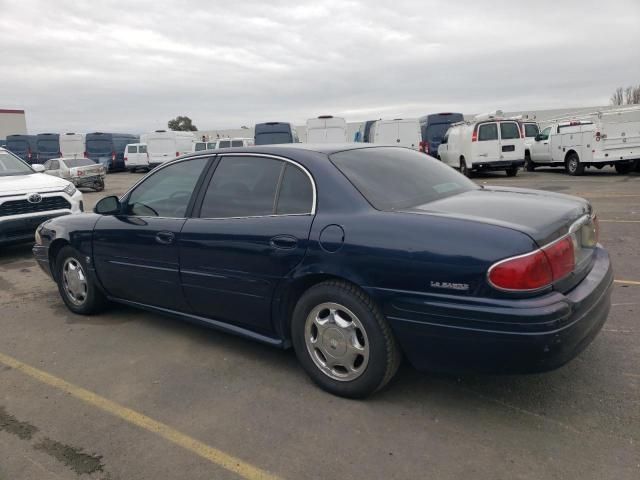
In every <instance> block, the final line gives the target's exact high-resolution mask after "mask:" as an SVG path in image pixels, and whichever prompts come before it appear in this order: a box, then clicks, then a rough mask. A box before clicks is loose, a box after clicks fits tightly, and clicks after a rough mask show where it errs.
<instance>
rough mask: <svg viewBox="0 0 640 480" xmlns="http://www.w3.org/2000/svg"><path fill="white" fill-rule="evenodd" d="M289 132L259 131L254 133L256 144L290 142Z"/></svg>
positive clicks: (291, 139) (291, 140)
mask: <svg viewBox="0 0 640 480" xmlns="http://www.w3.org/2000/svg"><path fill="white" fill-rule="evenodd" d="M292 142H293V138H292V136H291V134H290V133H288V132H282V133H277V132H276V133H259V134H257V135H256V145H277V144H279V143H292Z"/></svg>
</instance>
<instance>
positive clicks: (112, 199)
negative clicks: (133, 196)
mask: <svg viewBox="0 0 640 480" xmlns="http://www.w3.org/2000/svg"><path fill="white" fill-rule="evenodd" d="M93 211H94V212H95V213H99V214H100V215H115V214H117V213H120V200H119V199H118V197H116V196H115V195H111V196H109V197H104V198H103V199H101V200H100V201H99V202H98V203H96V206H95V207H93Z"/></svg>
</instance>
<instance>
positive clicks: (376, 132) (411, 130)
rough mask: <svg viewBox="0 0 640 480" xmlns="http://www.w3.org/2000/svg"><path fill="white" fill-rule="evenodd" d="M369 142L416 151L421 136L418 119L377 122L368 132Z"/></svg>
mask: <svg viewBox="0 0 640 480" xmlns="http://www.w3.org/2000/svg"><path fill="white" fill-rule="evenodd" d="M369 141H370V142H372V143H382V144H385V145H395V146H399V147H408V148H413V149H414V150H418V149H419V148H420V142H421V141H422V135H421V132H420V122H419V121H418V119H416V118H414V119H406V120H403V119H401V118H396V119H395V120H377V121H376V122H375V123H374V124H373V125H372V126H371V130H370V132H369Z"/></svg>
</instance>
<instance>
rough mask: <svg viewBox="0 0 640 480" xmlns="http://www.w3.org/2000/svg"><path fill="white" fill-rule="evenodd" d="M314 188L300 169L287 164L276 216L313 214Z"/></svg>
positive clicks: (279, 193)
mask: <svg viewBox="0 0 640 480" xmlns="http://www.w3.org/2000/svg"><path fill="white" fill-rule="evenodd" d="M312 209H313V187H312V185H311V180H310V179H309V177H308V176H307V174H306V173H304V172H303V171H302V170H300V169H299V168H298V167H296V166H294V165H291V164H287V166H286V167H285V171H284V175H283V177H282V183H281V184H280V190H279V192H278V202H277V207H276V214H278V215H292V214H305V213H311V211H312Z"/></svg>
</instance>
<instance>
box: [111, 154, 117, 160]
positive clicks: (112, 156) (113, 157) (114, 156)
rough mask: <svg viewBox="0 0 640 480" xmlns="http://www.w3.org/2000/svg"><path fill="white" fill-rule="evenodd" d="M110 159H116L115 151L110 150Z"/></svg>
mask: <svg viewBox="0 0 640 480" xmlns="http://www.w3.org/2000/svg"><path fill="white" fill-rule="evenodd" d="M111 161H112V162H115V161H116V152H111Z"/></svg>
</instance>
